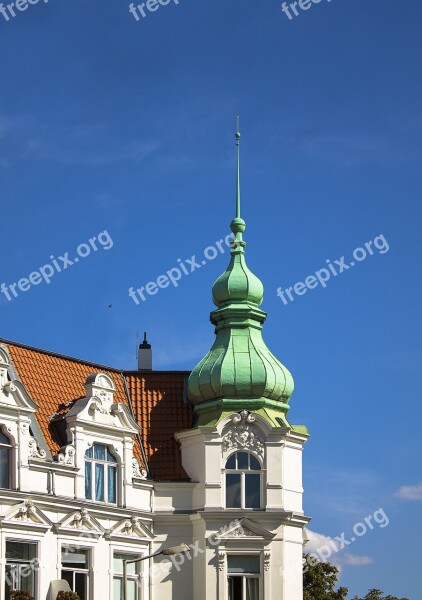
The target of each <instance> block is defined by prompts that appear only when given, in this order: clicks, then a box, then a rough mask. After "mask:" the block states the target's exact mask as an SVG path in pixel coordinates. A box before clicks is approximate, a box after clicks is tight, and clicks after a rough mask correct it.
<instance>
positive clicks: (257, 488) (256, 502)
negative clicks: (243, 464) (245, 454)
mask: <svg viewBox="0 0 422 600" xmlns="http://www.w3.org/2000/svg"><path fill="white" fill-rule="evenodd" d="M245 508H261V476H260V475H258V474H256V475H253V474H252V473H246V474H245Z"/></svg>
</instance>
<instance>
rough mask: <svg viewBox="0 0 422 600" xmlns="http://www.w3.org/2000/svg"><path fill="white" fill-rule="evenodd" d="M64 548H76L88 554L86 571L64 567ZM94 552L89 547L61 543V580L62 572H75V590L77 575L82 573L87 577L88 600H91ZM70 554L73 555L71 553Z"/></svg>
mask: <svg viewBox="0 0 422 600" xmlns="http://www.w3.org/2000/svg"><path fill="white" fill-rule="evenodd" d="M63 548H75V549H77V550H83V551H85V552H86V553H87V568H85V569H79V568H75V567H66V566H65V565H63V563H62V549H63ZM92 552H93V549H92V547H88V546H79V545H78V544H77V543H76V544H72V542H69V541H67V542H63V541H62V542H61V543H60V578H61V573H62V571H67V572H68V573H69V572H73V586H71V587H72V590H73V588H74V587H75V585H74V583H75V573H82V574H84V575H86V576H87V577H86V600H90V598H91V579H92ZM70 554H72V553H71V552H70Z"/></svg>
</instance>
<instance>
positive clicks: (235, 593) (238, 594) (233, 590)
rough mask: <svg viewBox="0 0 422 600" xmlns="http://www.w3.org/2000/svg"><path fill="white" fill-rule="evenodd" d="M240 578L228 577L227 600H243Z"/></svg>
mask: <svg viewBox="0 0 422 600" xmlns="http://www.w3.org/2000/svg"><path fill="white" fill-rule="evenodd" d="M242 584H243V579H242V577H229V600H243V585H242Z"/></svg>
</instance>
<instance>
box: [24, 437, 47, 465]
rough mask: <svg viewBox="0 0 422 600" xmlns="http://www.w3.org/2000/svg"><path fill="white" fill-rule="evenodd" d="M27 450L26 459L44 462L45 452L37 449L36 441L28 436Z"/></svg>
mask: <svg viewBox="0 0 422 600" xmlns="http://www.w3.org/2000/svg"><path fill="white" fill-rule="evenodd" d="M28 449H29V452H28V458H38V459H40V460H45V458H46V456H47V453H46V451H45V450H42V449H40V448H39V446H38V442H37V440H36V439H35V438H34V437H32V436H30V438H29V442H28Z"/></svg>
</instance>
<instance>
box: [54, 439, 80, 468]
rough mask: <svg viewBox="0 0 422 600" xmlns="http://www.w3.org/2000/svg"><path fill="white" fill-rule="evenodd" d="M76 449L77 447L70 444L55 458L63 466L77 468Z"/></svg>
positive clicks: (61, 449)
mask: <svg viewBox="0 0 422 600" xmlns="http://www.w3.org/2000/svg"><path fill="white" fill-rule="evenodd" d="M75 456H76V449H75V446H73V445H72V444H69V445H68V446H63V448H60V450H59V452H58V454H56V456H55V457H54V460H55V461H57V462H58V463H59V464H61V465H67V466H69V467H74V466H75Z"/></svg>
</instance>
